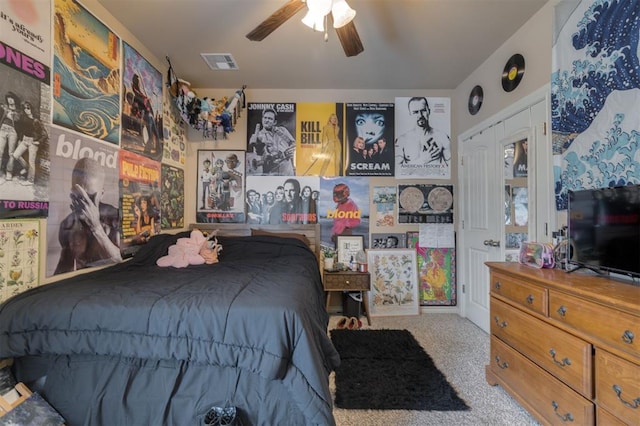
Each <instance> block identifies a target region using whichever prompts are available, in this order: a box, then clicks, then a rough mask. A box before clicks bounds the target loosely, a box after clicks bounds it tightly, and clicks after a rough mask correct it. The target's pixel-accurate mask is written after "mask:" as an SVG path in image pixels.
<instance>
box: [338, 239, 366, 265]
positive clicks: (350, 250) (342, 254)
mask: <svg viewBox="0 0 640 426" xmlns="http://www.w3.org/2000/svg"><path fill="white" fill-rule="evenodd" d="M336 251H337V252H338V263H342V264H344V265H348V264H349V262H350V261H351V260H352V259H353V260H355V259H356V255H357V254H358V252H359V251H364V235H337V236H336Z"/></svg>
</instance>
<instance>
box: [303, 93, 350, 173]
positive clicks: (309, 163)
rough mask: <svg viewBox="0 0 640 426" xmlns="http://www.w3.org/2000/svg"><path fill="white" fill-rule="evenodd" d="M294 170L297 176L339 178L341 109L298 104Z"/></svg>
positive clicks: (341, 138) (341, 135)
mask: <svg viewBox="0 0 640 426" xmlns="http://www.w3.org/2000/svg"><path fill="white" fill-rule="evenodd" d="M296 105H297V112H296V128H297V129H298V134H297V135H295V136H296V170H297V171H298V175H299V176H341V175H342V174H343V172H342V151H343V145H342V141H343V140H344V105H343V104H334V103H298V104H296Z"/></svg>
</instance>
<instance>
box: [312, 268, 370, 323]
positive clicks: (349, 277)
mask: <svg viewBox="0 0 640 426" xmlns="http://www.w3.org/2000/svg"><path fill="white" fill-rule="evenodd" d="M322 283H323V285H324V291H325V292H327V303H326V309H327V311H328V310H329V305H330V304H331V293H333V292H334V291H340V292H342V291H362V292H363V295H362V307H363V308H364V312H365V315H366V316H367V323H368V324H369V325H371V316H369V295H368V292H369V290H370V289H371V276H370V275H369V273H368V272H352V271H340V272H327V271H324V279H323V280H322Z"/></svg>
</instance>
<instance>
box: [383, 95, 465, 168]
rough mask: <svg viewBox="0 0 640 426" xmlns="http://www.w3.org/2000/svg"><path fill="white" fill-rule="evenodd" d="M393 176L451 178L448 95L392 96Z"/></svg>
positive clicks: (449, 103) (449, 106)
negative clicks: (394, 129) (394, 127)
mask: <svg viewBox="0 0 640 426" xmlns="http://www.w3.org/2000/svg"><path fill="white" fill-rule="evenodd" d="M395 119H396V133H395V143H394V145H395V165H396V175H395V176H396V179H416V178H430V179H450V178H451V160H452V157H451V99H449V98H432V97H424V96H417V97H403V98H396V108H395Z"/></svg>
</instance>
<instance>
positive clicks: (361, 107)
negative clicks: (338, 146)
mask: <svg viewBox="0 0 640 426" xmlns="http://www.w3.org/2000/svg"><path fill="white" fill-rule="evenodd" d="M393 110H394V105H393V104H390V103H357V104H356V103H349V104H346V108H345V129H346V135H347V136H346V140H347V141H348V142H347V143H346V151H347V154H346V160H345V161H346V164H345V175H346V176H393V175H394V167H395V166H394V160H393V158H394V153H393V150H394V148H393V134H394V111H393Z"/></svg>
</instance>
